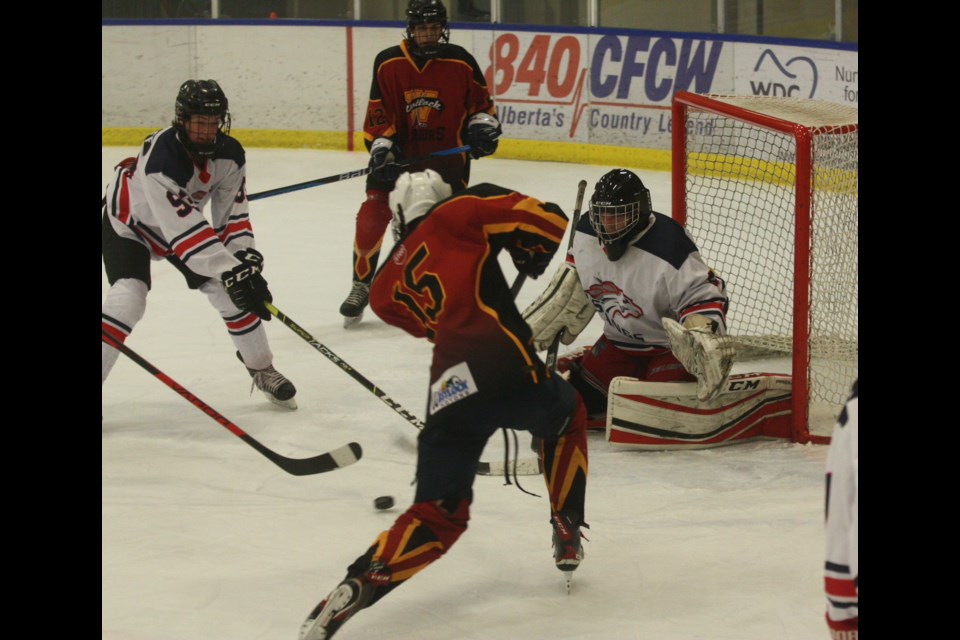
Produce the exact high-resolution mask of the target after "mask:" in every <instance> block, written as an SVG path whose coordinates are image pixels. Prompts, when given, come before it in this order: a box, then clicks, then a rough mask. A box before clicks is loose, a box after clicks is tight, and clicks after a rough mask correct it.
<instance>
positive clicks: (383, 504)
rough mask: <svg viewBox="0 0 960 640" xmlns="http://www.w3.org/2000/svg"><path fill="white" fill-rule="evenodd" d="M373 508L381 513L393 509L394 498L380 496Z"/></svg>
mask: <svg viewBox="0 0 960 640" xmlns="http://www.w3.org/2000/svg"><path fill="white" fill-rule="evenodd" d="M373 506H375V507H376V508H377V509H379V510H380V511H385V510H387V509H390V508H392V507H393V496H380V497H379V498H377V499H376V500H374V501H373Z"/></svg>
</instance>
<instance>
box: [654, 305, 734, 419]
mask: <svg viewBox="0 0 960 640" xmlns="http://www.w3.org/2000/svg"><path fill="white" fill-rule="evenodd" d="M705 320H706V322H703V321H701V322H696V321H695V322H685V323H684V324H685V325H686V326H683V325H681V324H680V323H679V322H676V321H675V320H671V319H670V318H664V319H663V329H664V331H666V332H667V338H668V339H669V340H670V350H671V351H673V355H674V356H676V358H677V360H679V361H680V364H682V365H683V367H684V368H685V369H686V370H687V371H689V372H690V373H692V374H693V375H695V376H696V377H697V399H698V400H709V399H711V398H713V397H715V396H716V395H717V394H718V393H719V392H720V390H721V389H722V388H723V386H724V385H725V384H726V382H727V377H728V376H729V375H730V368H731V367H732V366H733V358H734V356H735V355H736V352H735V350H734V347H733V343H732V342H731V341H730V338H727V337H725V336H718V335H715V334H714V333H713V331H711V328H712V327H713V326H714V325H715V324H716V323H712V322H711V321H710V320H708V319H705Z"/></svg>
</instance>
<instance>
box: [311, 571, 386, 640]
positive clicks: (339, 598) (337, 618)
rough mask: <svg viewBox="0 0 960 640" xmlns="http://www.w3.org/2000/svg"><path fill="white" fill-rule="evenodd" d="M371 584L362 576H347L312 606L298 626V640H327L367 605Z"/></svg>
mask: <svg viewBox="0 0 960 640" xmlns="http://www.w3.org/2000/svg"><path fill="white" fill-rule="evenodd" d="M372 596H373V585H371V584H370V583H369V582H367V581H366V580H364V579H363V578H347V579H346V580H344V581H343V582H341V583H340V584H338V585H337V588H336V589H334V590H333V591H331V592H330V595H328V596H327V597H326V598H324V599H323V601H322V602H321V603H320V604H318V605H317V606H316V607H314V609H313V611H311V612H310V615H308V616H307V619H306V620H304V622H303V625H302V626H301V627H300V640H329V639H330V638H332V637H333V634H335V633H336V632H337V630H338V629H340V627H342V626H343V624H344V623H345V622H346V621H347V620H349V619H350V618H351V617H353V615H354V614H355V613H356V612H357V611H360V609H363V608H364V607H365V606H367V603H369V602H370V598H371V597H372Z"/></svg>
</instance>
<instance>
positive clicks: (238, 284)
mask: <svg viewBox="0 0 960 640" xmlns="http://www.w3.org/2000/svg"><path fill="white" fill-rule="evenodd" d="M220 283H221V284H222V285H223V288H224V289H225V290H226V292H227V295H229V296H230V301H231V302H233V304H235V305H236V306H237V308H238V309H240V310H241V311H246V312H248V313H252V314H254V315H256V316H258V317H259V318H260V319H261V320H270V318H271V315H270V312H269V311H267V308H266V307H265V306H264V305H263V303H264V302H273V296H272V295H270V290H269V289H268V288H267V281H266V280H264V279H263V276H262V275H260V268H259V267H258V266H257V265H253V264H249V263H243V264H238V265H237V266H235V267H234V268H233V269H231V270H230V271H224V272H223V274H222V275H221V276H220Z"/></svg>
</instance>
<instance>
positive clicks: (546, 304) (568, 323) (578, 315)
mask: <svg viewBox="0 0 960 640" xmlns="http://www.w3.org/2000/svg"><path fill="white" fill-rule="evenodd" d="M593 314H594V310H593V304H591V302H590V300H589V299H588V298H587V295H586V294H585V293H584V292H583V287H582V286H580V277H579V276H578V275H577V268H576V267H575V266H573V265H572V264H569V263H566V262H564V263H563V264H562V265H560V268H559V269H557V272H556V273H555V274H553V280H551V281H550V284H549V286H547V288H546V290H545V291H544V292H543V293H541V294H540V297H539V298H537V299H536V300H534V302H533V304H531V305H530V306H529V307H527V308H526V310H525V311H524V312H523V319H524V320H526V321H527V324H528V325H530V330H531V331H532V332H533V345H534V347H536V349H537V351H544V350H545V349H547V348H548V347H549V346H550V344H551V343H553V340H554V339H555V338H556V337H557V334H559V333H560V332H561V331H562V332H563V337H562V338H561V341H562V342H563V344H571V343H572V342H573V341H574V339H576V337H577V336H578V335H580V332H581V331H583V330H584V328H585V327H586V326H587V324H588V323H589V322H590V319H591V318H592V317H593Z"/></svg>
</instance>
